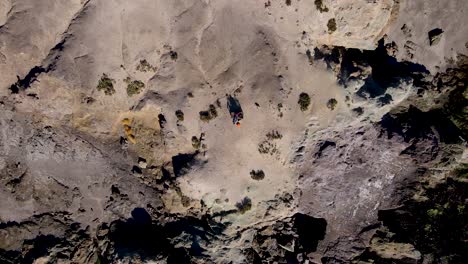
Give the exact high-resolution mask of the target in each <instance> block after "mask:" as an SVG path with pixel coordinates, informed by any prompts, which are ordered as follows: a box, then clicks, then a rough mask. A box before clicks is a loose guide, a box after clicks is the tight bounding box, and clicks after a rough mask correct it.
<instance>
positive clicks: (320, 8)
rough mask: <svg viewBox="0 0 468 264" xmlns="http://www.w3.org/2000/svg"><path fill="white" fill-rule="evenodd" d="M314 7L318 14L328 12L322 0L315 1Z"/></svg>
mask: <svg viewBox="0 0 468 264" xmlns="http://www.w3.org/2000/svg"><path fill="white" fill-rule="evenodd" d="M315 7H316V8H317V10H318V11H320V13H323V12H328V7H326V6H325V5H324V4H323V1H322V0H315Z"/></svg>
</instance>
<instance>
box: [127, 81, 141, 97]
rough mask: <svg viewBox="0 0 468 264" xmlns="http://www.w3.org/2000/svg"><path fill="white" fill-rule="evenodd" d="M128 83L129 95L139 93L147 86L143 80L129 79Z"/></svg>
mask: <svg viewBox="0 0 468 264" xmlns="http://www.w3.org/2000/svg"><path fill="white" fill-rule="evenodd" d="M126 80H127V79H126ZM127 83H128V85H127V94H128V96H133V95H135V94H139V93H140V92H141V90H143V89H144V88H145V84H144V83H143V82H142V81H138V80H134V81H127Z"/></svg>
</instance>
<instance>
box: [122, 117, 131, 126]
mask: <svg viewBox="0 0 468 264" xmlns="http://www.w3.org/2000/svg"><path fill="white" fill-rule="evenodd" d="M131 123H132V121H130V119H129V118H124V119H122V125H124V126H125V125H127V126H129V125H130V124H131Z"/></svg>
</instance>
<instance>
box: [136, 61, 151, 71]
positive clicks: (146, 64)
mask: <svg viewBox="0 0 468 264" xmlns="http://www.w3.org/2000/svg"><path fill="white" fill-rule="evenodd" d="M136 69H137V71H141V72H149V71H152V72H155V71H156V67H154V66H153V65H151V64H149V62H148V61H147V60H140V64H138V65H137V67H136Z"/></svg>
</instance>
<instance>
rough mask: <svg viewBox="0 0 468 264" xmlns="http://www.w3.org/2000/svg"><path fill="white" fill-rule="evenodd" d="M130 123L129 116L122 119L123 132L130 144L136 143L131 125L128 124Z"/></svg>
mask: <svg viewBox="0 0 468 264" xmlns="http://www.w3.org/2000/svg"><path fill="white" fill-rule="evenodd" d="M131 124H132V121H131V120H130V119H129V118H124V119H122V126H123V129H124V132H125V137H126V138H127V140H128V141H130V142H131V143H132V144H136V139H135V135H134V134H133V130H132V127H131V126H130V125H131Z"/></svg>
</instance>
